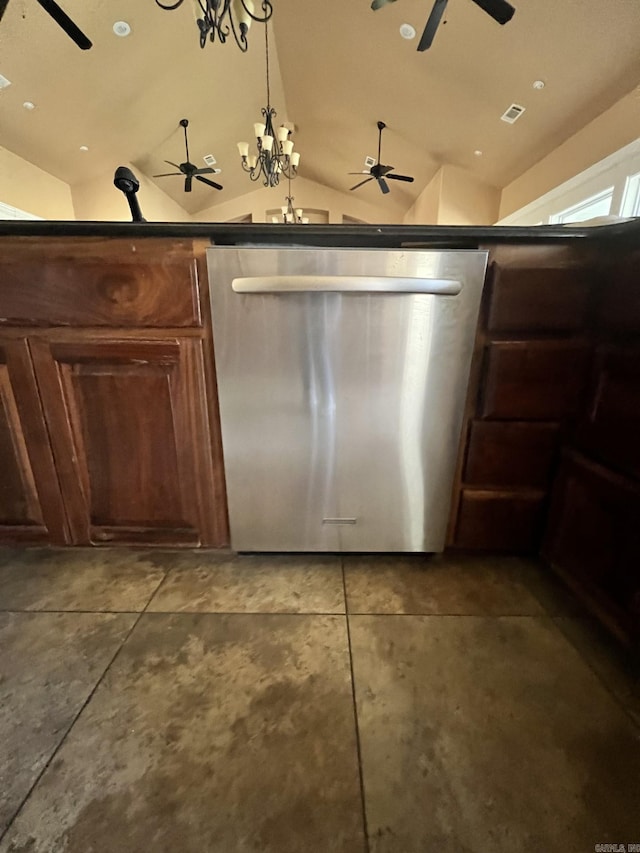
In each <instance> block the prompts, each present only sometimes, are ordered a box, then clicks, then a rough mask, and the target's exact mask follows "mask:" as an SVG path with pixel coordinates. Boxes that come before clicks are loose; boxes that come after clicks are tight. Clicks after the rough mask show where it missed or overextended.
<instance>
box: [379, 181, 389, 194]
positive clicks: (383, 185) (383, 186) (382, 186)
mask: <svg viewBox="0 0 640 853" xmlns="http://www.w3.org/2000/svg"><path fill="white" fill-rule="evenodd" d="M378 185H379V187H380V189H381V190H382V192H383V193H384V194H385V195H386V194H387V193H388V192H389V184H388V183H387V182H386V181H385V179H384V178H378Z"/></svg>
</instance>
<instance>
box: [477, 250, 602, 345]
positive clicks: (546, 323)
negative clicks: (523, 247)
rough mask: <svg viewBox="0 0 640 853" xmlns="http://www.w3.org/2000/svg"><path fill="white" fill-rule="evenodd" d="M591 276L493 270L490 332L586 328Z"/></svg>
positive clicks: (552, 271) (539, 270)
mask: <svg viewBox="0 0 640 853" xmlns="http://www.w3.org/2000/svg"><path fill="white" fill-rule="evenodd" d="M592 287H593V275H592V273H589V272H587V271H585V270H581V269H579V268H575V267H574V268H572V267H566V268H562V269H544V268H541V267H535V268H524V269H523V268H518V267H511V268H509V267H507V268H503V267H500V266H495V267H494V270H493V280H492V285H491V297H490V304H489V316H488V321H487V323H488V329H489V331H492V332H513V331H534V332H535V331H544V332H556V331H560V330H563V331H564V330H566V331H575V330H578V329H582V328H584V327H585V325H586V323H587V315H588V311H589V305H590V300H591V291H592Z"/></svg>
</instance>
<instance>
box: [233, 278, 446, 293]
mask: <svg viewBox="0 0 640 853" xmlns="http://www.w3.org/2000/svg"><path fill="white" fill-rule="evenodd" d="M231 287H232V288H233V290H234V291H235V292H236V293H427V294H429V293H430V294H434V295H437V296H457V295H458V294H459V293H460V291H461V290H462V285H461V283H460V282H459V281H455V280H453V279H447V278H411V277H403V276H392V275H389V276H369V275H261V276H251V277H247V278H234V279H233V282H232V284H231Z"/></svg>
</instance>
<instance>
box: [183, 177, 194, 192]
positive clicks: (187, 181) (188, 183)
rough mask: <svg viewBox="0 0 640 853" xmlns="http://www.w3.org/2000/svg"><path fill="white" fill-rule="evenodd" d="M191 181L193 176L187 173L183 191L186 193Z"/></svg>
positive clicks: (189, 188) (188, 190)
mask: <svg viewBox="0 0 640 853" xmlns="http://www.w3.org/2000/svg"><path fill="white" fill-rule="evenodd" d="M192 183H193V178H192V177H191V175H187V177H186V178H185V179H184V191H185V192H186V193H190V192H191V184H192Z"/></svg>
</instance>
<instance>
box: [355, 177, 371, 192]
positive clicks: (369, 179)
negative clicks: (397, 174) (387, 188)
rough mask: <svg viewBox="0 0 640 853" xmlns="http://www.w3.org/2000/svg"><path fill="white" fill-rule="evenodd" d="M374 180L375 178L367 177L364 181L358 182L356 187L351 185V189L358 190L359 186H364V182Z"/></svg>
mask: <svg viewBox="0 0 640 853" xmlns="http://www.w3.org/2000/svg"><path fill="white" fill-rule="evenodd" d="M372 180H373V178H365V179H364V181H360V183H359V184H356V185H355V187H349V189H351V190H357V189H358V187H362V186H364V184H368V183H369V181H372Z"/></svg>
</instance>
